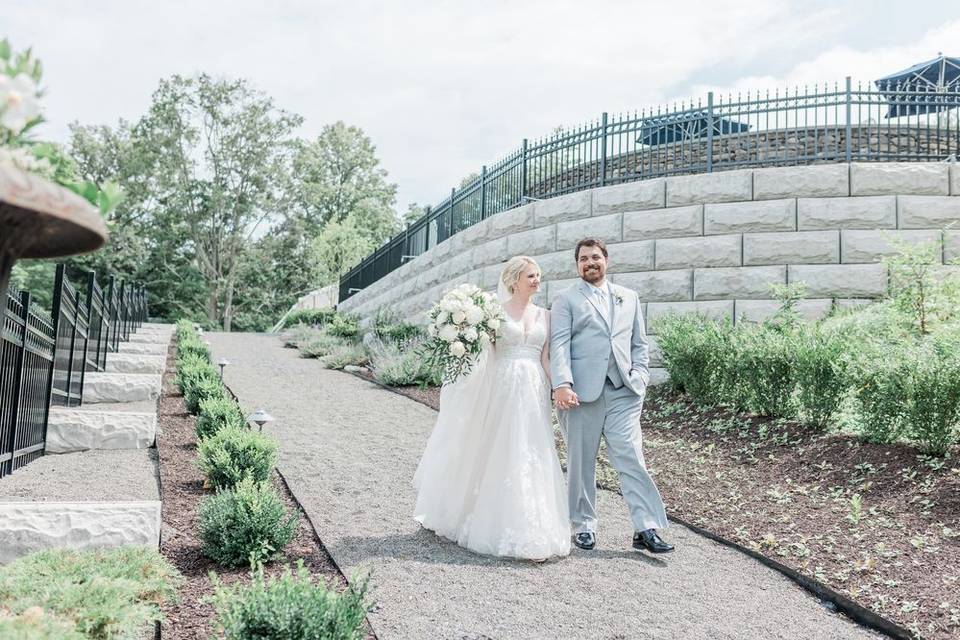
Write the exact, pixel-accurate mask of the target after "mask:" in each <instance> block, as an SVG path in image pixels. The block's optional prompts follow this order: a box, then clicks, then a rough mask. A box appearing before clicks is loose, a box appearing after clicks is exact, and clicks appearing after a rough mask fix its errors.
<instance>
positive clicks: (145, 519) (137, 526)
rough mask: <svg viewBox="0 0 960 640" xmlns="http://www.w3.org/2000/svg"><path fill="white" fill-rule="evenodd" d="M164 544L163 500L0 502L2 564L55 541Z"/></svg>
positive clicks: (88, 546) (92, 545) (75, 544)
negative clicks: (162, 541)
mask: <svg viewBox="0 0 960 640" xmlns="http://www.w3.org/2000/svg"><path fill="white" fill-rule="evenodd" d="M131 545H139V546H144V545H146V546H150V547H153V548H158V547H159V546H160V501H159V500H151V501H146V502H134V501H131V502H0V564H7V563H9V562H12V561H13V560H16V559H17V558H19V557H21V556H25V555H27V554H30V553H33V552H35V551H40V550H42V549H50V548H54V547H70V548H72V549H93V548H99V549H103V548H117V547H124V546H131Z"/></svg>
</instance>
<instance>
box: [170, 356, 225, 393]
mask: <svg viewBox="0 0 960 640" xmlns="http://www.w3.org/2000/svg"><path fill="white" fill-rule="evenodd" d="M208 377H219V374H218V373H217V370H216V369H215V368H214V366H213V365H212V364H210V363H209V362H207V361H206V360H205V359H204V358H202V357H201V356H198V355H189V356H185V357H183V358H179V359H178V360H177V376H176V378H175V379H174V382H175V383H176V385H177V387H179V388H180V392H181V393H183V394H186V393H187V390H188V389H190V388H192V387H194V386H196V385H197V383H198V382H199V381H200V380H201V379H203V378H208Z"/></svg>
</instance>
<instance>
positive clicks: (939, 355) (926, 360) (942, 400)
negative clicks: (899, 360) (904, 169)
mask: <svg viewBox="0 0 960 640" xmlns="http://www.w3.org/2000/svg"><path fill="white" fill-rule="evenodd" d="M955 346H956V345H951V347H953V348H954V349H952V350H948V349H945V348H943V346H942V345H940V344H935V343H934V342H932V341H931V342H928V343H926V344H924V345H923V347H921V348H918V349H916V350H915V351H914V353H913V354H911V357H910V358H909V359H908V361H907V363H906V364H907V366H906V367H904V369H906V371H907V372H908V375H909V377H908V378H907V379H906V380H904V383H905V385H906V389H905V391H906V408H905V411H904V413H903V417H904V428H905V435H906V437H907V438H908V439H909V440H910V441H911V442H913V443H914V444H915V445H917V447H919V448H920V450H922V451H923V452H924V453H928V454H931V455H936V456H943V455H945V454H946V453H947V452H948V451H949V450H950V447H952V446H953V445H954V444H957V442H958V436H960V355H958V353H957V351H956V350H955Z"/></svg>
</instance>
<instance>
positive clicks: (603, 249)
mask: <svg viewBox="0 0 960 640" xmlns="http://www.w3.org/2000/svg"><path fill="white" fill-rule="evenodd" d="M580 247H597V248H598V249H600V253H602V254H603V257H604V258H609V257H610V256H609V255H607V243H606V242H604V241H603V240H600V239H599V238H584V239H583V240H581V241H580V242H578V243H577V247H576V249H574V250H573V260H574V262H576V261H577V260H579V259H580Z"/></svg>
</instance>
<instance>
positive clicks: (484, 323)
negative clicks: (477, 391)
mask: <svg viewBox="0 0 960 640" xmlns="http://www.w3.org/2000/svg"><path fill="white" fill-rule="evenodd" d="M428 315H429V317H430V326H429V328H428V329H427V332H428V334H429V336H430V339H429V340H428V341H427V342H426V343H425V344H424V348H425V351H426V357H427V358H428V359H429V360H430V362H431V364H434V365H439V366H440V368H441V369H442V371H443V382H444V383H445V384H449V383H451V382H454V381H456V380H457V379H458V378H460V377H461V376H465V375H467V374H468V373H470V370H471V369H472V368H473V365H474V363H475V362H476V360H477V356H479V355H480V354H481V353H482V352H483V350H484V349H485V348H487V347H488V346H489V345H490V344H491V343H493V342H496V339H497V335H498V333H499V331H500V323H501V322H503V309H502V308H501V307H500V303H499V302H497V301H496V299H495V298H494V297H493V296H492V295H490V294H489V293H486V292H484V291H481V290H480V288H479V287H477V286H476V285H472V284H462V285H460V286H459V287H457V288H455V289H452V290H450V291H447V292H446V293H445V294H443V297H442V298H441V299H440V301H439V302H438V303H437V304H435V305H434V306H433V308H432V309H431V310H430V312H429V313H428Z"/></svg>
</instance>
